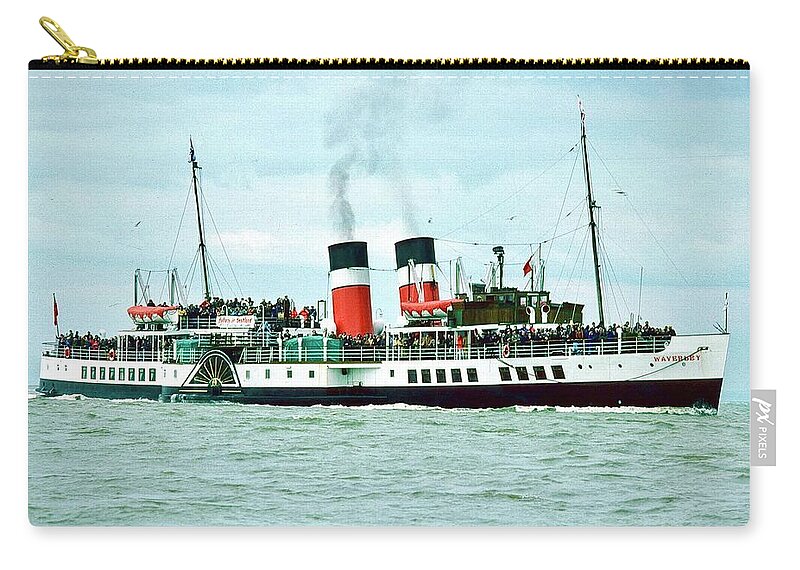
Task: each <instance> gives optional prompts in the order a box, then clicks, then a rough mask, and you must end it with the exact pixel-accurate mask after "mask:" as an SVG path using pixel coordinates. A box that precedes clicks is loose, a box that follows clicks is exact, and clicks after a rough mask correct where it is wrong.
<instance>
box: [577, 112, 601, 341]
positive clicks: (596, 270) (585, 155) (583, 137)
mask: <svg viewBox="0 0 800 570" xmlns="http://www.w3.org/2000/svg"><path fill="white" fill-rule="evenodd" d="M578 108H579V109H580V111H581V148H582V150H583V173H584V175H585V177H586V194H587V199H588V202H589V230H590V232H591V234H592V254H593V255H594V280H595V284H596V287H597V312H598V313H599V315H600V326H603V325H604V320H605V319H604V317H603V289H602V287H601V286H600V260H599V258H598V255H597V223H596V222H595V221H594V211H595V210H596V209H597V208H599V206H598V205H597V204H596V203H595V201H594V198H592V177H591V176H590V175H589V153H588V151H587V150H586V112H585V111H584V109H583V103H582V102H581V98H580V97H578Z"/></svg>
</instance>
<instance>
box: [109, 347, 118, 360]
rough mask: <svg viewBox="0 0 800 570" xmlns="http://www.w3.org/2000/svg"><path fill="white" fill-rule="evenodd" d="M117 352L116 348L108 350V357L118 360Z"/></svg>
mask: <svg viewBox="0 0 800 570" xmlns="http://www.w3.org/2000/svg"><path fill="white" fill-rule="evenodd" d="M116 358H117V354H116V353H115V352H114V349H113V348H112V349H111V350H109V351H108V359H109V360H116Z"/></svg>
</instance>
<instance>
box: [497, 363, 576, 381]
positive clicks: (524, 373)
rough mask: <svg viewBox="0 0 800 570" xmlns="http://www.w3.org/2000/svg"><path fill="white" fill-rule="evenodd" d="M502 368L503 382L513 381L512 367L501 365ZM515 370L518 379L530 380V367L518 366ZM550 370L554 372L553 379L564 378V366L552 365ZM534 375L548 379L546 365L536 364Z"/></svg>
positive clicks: (501, 378)
mask: <svg viewBox="0 0 800 570" xmlns="http://www.w3.org/2000/svg"><path fill="white" fill-rule="evenodd" d="M499 370H500V380H502V381H503V382H510V381H511V367H510V366H501V367H500V368H499ZM514 370H515V371H516V373H517V380H520V381H522V382H525V381H528V380H530V379H531V378H530V375H529V374H528V369H527V368H526V367H525V366H516V367H515V368H514ZM550 370H551V371H552V373H553V376H552V379H553V380H564V379H565V376H564V367H563V366H561V365H556V366H551V367H550ZM533 375H534V377H535V378H536V379H537V380H547V379H548V377H547V371H546V370H545V367H544V366H534V367H533Z"/></svg>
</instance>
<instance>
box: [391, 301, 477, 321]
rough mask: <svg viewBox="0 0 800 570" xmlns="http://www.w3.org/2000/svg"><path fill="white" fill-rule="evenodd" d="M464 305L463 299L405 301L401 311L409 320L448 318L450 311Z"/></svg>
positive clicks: (401, 304) (401, 305)
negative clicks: (420, 301)
mask: <svg viewBox="0 0 800 570" xmlns="http://www.w3.org/2000/svg"><path fill="white" fill-rule="evenodd" d="M463 304H464V300H463V299H437V300H435V301H424V302H422V303H412V302H410V301H404V302H402V303H400V310H401V311H403V316H405V317H406V318H407V319H409V320H414V319H434V318H442V317H446V316H447V314H448V313H449V312H450V311H452V310H453V309H454V308H461V307H462V306H463Z"/></svg>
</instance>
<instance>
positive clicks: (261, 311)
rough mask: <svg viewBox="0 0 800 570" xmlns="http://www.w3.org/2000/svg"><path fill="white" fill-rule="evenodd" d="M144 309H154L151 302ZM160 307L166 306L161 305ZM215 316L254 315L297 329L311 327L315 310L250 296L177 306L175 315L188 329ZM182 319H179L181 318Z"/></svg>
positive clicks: (288, 299) (288, 302) (284, 299)
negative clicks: (254, 298) (184, 321)
mask: <svg viewBox="0 0 800 570" xmlns="http://www.w3.org/2000/svg"><path fill="white" fill-rule="evenodd" d="M147 304H148V306H156V305H155V303H153V301H150V302H148V303H147ZM160 306H166V305H165V304H164V303H162V304H161V305H160ZM219 315H229V316H244V315H254V316H256V317H259V318H260V317H264V320H265V321H266V320H268V319H269V320H271V321H272V322H274V323H277V324H279V325H283V326H290V325H291V324H297V325H299V326H300V327H306V326H312V324H313V323H315V322H316V320H317V310H316V308H314V307H313V306H304V307H303V308H301V309H300V310H299V311H298V310H297V307H296V306H295V303H294V301H293V300H292V299H290V298H289V297H288V296H284V297H282V298H281V297H278V298H277V299H276V300H275V301H274V302H273V301H271V300H267V299H262V300H261V302H260V303H256V302H255V301H253V299H252V298H251V297H247V298H246V299H245V298H244V297H243V298H241V299H239V298H238V297H236V298H233V299H222V298H220V297H214V298H213V299H211V300H210V301H203V302H202V303H200V304H199V305H194V304H190V305H188V306H186V307H184V306H183V305H178V316H179V317H184V318H185V319H186V324H187V326H188V327H189V328H196V327H198V326H199V325H200V323H201V322H202V321H206V320H214V319H216V318H217V316H219ZM182 320H183V319H182Z"/></svg>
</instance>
